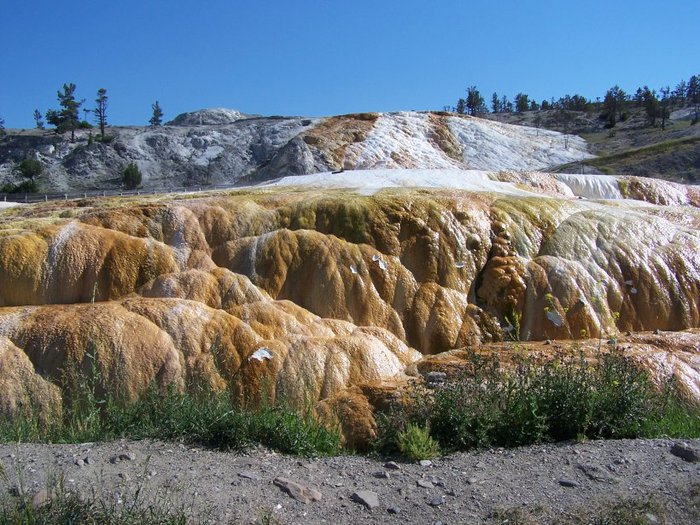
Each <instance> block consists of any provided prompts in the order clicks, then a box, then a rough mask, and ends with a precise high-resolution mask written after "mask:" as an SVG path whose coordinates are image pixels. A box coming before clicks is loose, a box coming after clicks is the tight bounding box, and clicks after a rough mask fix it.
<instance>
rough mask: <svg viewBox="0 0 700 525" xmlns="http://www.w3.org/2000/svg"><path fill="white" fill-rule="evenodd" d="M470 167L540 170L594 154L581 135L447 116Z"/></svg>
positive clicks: (467, 165)
mask: <svg viewBox="0 0 700 525" xmlns="http://www.w3.org/2000/svg"><path fill="white" fill-rule="evenodd" d="M449 126H450V130H451V131H452V133H453V134H454V135H455V137H457V140H458V141H459V142H460V144H462V146H463V147H464V154H463V162H464V164H465V167H467V168H469V169H482V170H488V169H510V170H543V169H546V168H549V167H552V166H557V165H560V164H567V163H569V162H575V161H578V160H583V159H587V158H591V157H593V155H591V154H590V153H589V152H588V145H587V143H586V141H585V140H584V139H582V138H581V137H578V136H576V135H564V134H562V133H558V132H556V131H549V130H545V129H536V128H531V127H527V126H513V125H510V124H502V123H500V122H494V121H492V120H485V119H479V118H464V117H450V119H449Z"/></svg>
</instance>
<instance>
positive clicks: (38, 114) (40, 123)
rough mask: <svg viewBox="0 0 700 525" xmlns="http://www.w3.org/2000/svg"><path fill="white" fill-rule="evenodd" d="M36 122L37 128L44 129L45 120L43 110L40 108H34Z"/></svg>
mask: <svg viewBox="0 0 700 525" xmlns="http://www.w3.org/2000/svg"><path fill="white" fill-rule="evenodd" d="M34 123H35V125H36V129H44V121H43V120H42V116H41V112H40V111H39V110H38V109H35V110H34Z"/></svg>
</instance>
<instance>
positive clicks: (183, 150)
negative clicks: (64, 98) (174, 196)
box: [0, 109, 591, 192]
mask: <svg viewBox="0 0 700 525" xmlns="http://www.w3.org/2000/svg"><path fill="white" fill-rule="evenodd" d="M357 117H358V116H357V115H341V116H336V117H326V118H304V117H255V116H251V115H245V114H243V113H240V112H238V111H235V110H227V109H211V110H200V111H195V112H192V113H184V114H182V115H180V116H178V117H176V118H175V119H173V121H171V122H170V123H169V124H168V125H165V126H161V127H157V128H152V127H120V128H116V127H110V129H109V135H110V137H113V138H112V139H111V140H110V141H109V142H107V143H99V142H94V141H93V142H90V139H89V136H90V133H91V131H90V130H78V131H77V133H76V141H75V142H70V140H68V137H67V136H59V137H56V136H55V135H53V134H52V133H29V134H26V135H23V134H19V135H17V136H14V137H12V136H11V137H8V139H6V140H5V141H4V142H3V148H2V149H0V184H2V183H18V182H19V180H18V178H17V177H18V176H17V175H16V174H15V173H14V172H13V168H12V167H13V166H14V164H13V162H14V160H13V159H16V158H23V157H26V156H27V155H31V156H33V157H34V158H37V160H39V161H40V162H41V163H42V165H43V166H44V174H43V175H42V177H41V178H40V180H39V181H38V183H39V186H40V188H41V190H42V191H45V192H52V191H61V192H62V191H71V190H73V191H76V190H78V191H81V190H89V189H108V188H113V187H119V186H120V185H121V176H122V171H123V169H124V166H126V164H128V163H130V162H133V163H135V164H136V165H137V166H138V167H139V169H140V170H141V173H142V175H143V181H142V185H143V188H144V189H167V188H173V187H182V186H208V185H211V184H232V183H237V182H239V181H241V180H246V181H250V182H256V181H264V180H270V179H274V178H278V177H284V176H290V175H306V174H312V173H322V172H326V171H333V170H336V169H337V168H338V166H343V167H345V168H346V169H354V170H358V169H449V170H455V169H456V170H465V169H466V170H489V171H499V170H546V169H547V168H549V167H550V166H553V165H559V164H563V163H569V162H575V161H577V160H582V159H585V158H589V157H591V155H590V153H588V151H587V148H586V142H585V141H584V140H583V139H581V138H579V137H575V136H566V137H565V136H564V135H562V134H560V133H556V132H553V131H546V130H536V129H534V128H528V127H523V126H515V125H509V124H502V123H499V122H494V121H491V120H485V119H479V118H473V117H467V116H451V115H447V114H438V113H431V112H398V113H380V114H366V115H363V116H361V117H362V118H357Z"/></svg>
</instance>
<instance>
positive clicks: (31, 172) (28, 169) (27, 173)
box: [17, 159, 42, 180]
mask: <svg viewBox="0 0 700 525" xmlns="http://www.w3.org/2000/svg"><path fill="white" fill-rule="evenodd" d="M17 171H18V172H19V173H20V174H21V175H22V177H25V178H27V179H30V180H33V179H34V178H35V177H38V176H39V175H41V172H42V166H41V162H39V161H38V160H36V159H24V160H23V161H22V162H20V163H19V165H18V166H17Z"/></svg>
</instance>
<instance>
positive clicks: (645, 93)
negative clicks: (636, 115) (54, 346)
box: [642, 86, 659, 126]
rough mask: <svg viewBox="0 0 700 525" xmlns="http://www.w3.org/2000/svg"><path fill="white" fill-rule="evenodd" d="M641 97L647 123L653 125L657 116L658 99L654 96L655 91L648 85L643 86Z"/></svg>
mask: <svg viewBox="0 0 700 525" xmlns="http://www.w3.org/2000/svg"><path fill="white" fill-rule="evenodd" d="M642 99H643V104H644V111H645V112H646V114H647V119H649V124H650V125H652V126H653V125H654V124H656V118H657V117H658V116H659V99H658V98H656V91H652V90H651V89H649V87H648V86H644V89H643V90H642Z"/></svg>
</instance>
